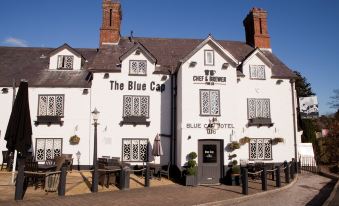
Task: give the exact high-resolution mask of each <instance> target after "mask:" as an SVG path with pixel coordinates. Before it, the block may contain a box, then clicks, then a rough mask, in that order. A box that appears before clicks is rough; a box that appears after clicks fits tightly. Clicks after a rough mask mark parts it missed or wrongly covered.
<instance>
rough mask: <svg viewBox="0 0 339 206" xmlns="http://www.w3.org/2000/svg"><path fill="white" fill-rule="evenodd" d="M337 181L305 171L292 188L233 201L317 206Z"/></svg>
mask: <svg viewBox="0 0 339 206" xmlns="http://www.w3.org/2000/svg"><path fill="white" fill-rule="evenodd" d="M334 185H335V181H334V180H331V179H328V178H326V177H322V176H319V175H315V174H312V173H303V174H301V175H300V176H299V178H298V180H297V182H296V183H295V184H293V185H292V186H291V187H290V188H288V189H286V190H282V191H279V192H272V193H269V192H268V193H266V194H264V195H262V196H257V197H253V198H250V199H247V200H240V201H234V202H232V205H235V206H252V205H274V206H287V205H291V206H304V205H307V206H317V205H322V204H323V203H324V202H325V201H326V199H327V198H328V196H329V194H330V193H331V191H332V189H333V187H334ZM228 204H230V203H229V202H219V203H217V204H214V205H228Z"/></svg>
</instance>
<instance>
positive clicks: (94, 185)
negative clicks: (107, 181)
mask: <svg viewBox="0 0 339 206" xmlns="http://www.w3.org/2000/svg"><path fill="white" fill-rule="evenodd" d="M99 113H100V112H99V111H98V110H97V108H94V110H93V112H92V115H93V121H94V123H93V125H94V150H93V173H92V192H98V163H97V127H98V118H99Z"/></svg>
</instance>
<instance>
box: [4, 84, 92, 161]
mask: <svg viewBox="0 0 339 206" xmlns="http://www.w3.org/2000/svg"><path fill="white" fill-rule="evenodd" d="M17 90H18V88H17ZM89 90H90V89H89ZM28 92H29V105H30V111H31V120H32V132H33V135H32V140H33V141H32V142H33V150H34V152H35V144H36V141H35V138H62V139H63V140H62V141H63V145H62V147H63V148H62V153H66V154H73V158H74V165H77V160H76V156H75V154H76V152H77V151H80V152H81V154H82V155H81V159H80V164H82V165H90V164H92V163H90V162H89V154H90V152H89V151H90V150H92V148H91V147H90V144H89V143H90V142H89V135H90V124H89V120H90V119H89V118H90V94H87V95H83V94H82V92H83V88H29V91H28ZM42 94H64V95H65V97H64V98H65V100H64V101H65V102H64V118H62V120H63V121H64V124H63V126H60V125H54V124H52V125H50V126H47V125H38V126H35V125H34V121H36V120H37V113H38V95H42ZM0 98H1V102H4V104H2V106H1V108H0V114H1V118H0V130H1V138H0V143H1V144H0V147H1V148H0V149H1V150H7V149H6V141H5V140H4V136H5V132H6V128H7V124H8V120H9V116H10V113H11V105H12V103H11V102H12V90H11V89H10V90H9V92H8V94H1V95H0ZM76 127H77V130H76ZM74 134H76V135H78V136H79V137H80V143H79V144H78V145H70V143H69V138H70V137H71V136H72V135H74ZM1 155H2V154H1Z"/></svg>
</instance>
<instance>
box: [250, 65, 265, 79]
mask: <svg viewBox="0 0 339 206" xmlns="http://www.w3.org/2000/svg"><path fill="white" fill-rule="evenodd" d="M250 78H251V79H265V78H266V77H265V66H264V65H250Z"/></svg>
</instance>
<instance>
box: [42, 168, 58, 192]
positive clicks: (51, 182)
mask: <svg viewBox="0 0 339 206" xmlns="http://www.w3.org/2000/svg"><path fill="white" fill-rule="evenodd" d="M59 181H60V172H51V173H47V174H46V176H45V188H44V189H45V192H56V191H57V190H58V186H59Z"/></svg>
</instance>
